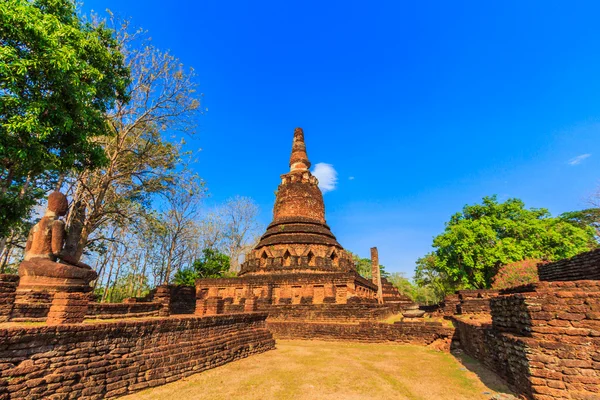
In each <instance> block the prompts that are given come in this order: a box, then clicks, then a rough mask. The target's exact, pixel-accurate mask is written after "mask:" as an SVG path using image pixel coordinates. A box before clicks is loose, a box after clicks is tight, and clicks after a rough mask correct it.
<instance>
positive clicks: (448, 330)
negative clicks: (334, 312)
mask: <svg viewBox="0 0 600 400" xmlns="http://www.w3.org/2000/svg"><path fill="white" fill-rule="evenodd" d="M267 327H268V328H269V330H270V331H271V332H273V335H274V336H275V338H277V339H306V340H342V341H351V342H369V343H381V342H395V343H412V344H420V345H431V344H433V343H434V342H436V341H438V342H443V343H438V347H437V348H439V349H444V350H449V349H450V341H451V339H452V336H453V334H454V328H452V327H445V326H443V325H442V323H441V322H423V321H421V322H397V323H394V324H386V323H377V322H361V323H358V324H334V323H316V322H289V321H288V322H279V321H271V320H269V322H268V323H267Z"/></svg>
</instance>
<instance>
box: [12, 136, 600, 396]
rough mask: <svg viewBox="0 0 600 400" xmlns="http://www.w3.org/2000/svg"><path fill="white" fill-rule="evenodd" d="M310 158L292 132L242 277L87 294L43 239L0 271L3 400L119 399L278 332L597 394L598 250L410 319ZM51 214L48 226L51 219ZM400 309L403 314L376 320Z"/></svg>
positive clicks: (268, 345) (530, 392) (535, 390)
mask: <svg viewBox="0 0 600 400" xmlns="http://www.w3.org/2000/svg"><path fill="white" fill-rule="evenodd" d="M309 167H310V162H309V161H308V158H307V156H306V147H305V144H304V134H303V132H302V130H301V129H299V128H298V129H296V131H295V132H294V142H293V147H292V156H291V159H290V172H289V173H286V174H284V175H282V182H281V185H280V186H279V189H278V192H277V199H276V202H275V206H274V211H273V214H274V216H273V222H272V223H271V224H270V225H269V227H268V228H267V231H266V232H265V234H264V235H263V236H262V238H261V240H260V242H259V243H258V245H257V246H256V247H255V248H254V249H253V250H252V251H251V252H250V254H249V255H248V257H247V259H246V261H245V262H244V263H243V264H242V267H241V272H240V277H239V278H228V279H201V280H198V281H197V282H196V286H195V287H192V286H174V285H165V286H159V287H157V288H155V289H154V290H153V291H152V292H151V293H150V294H149V295H148V296H145V297H143V298H130V299H126V300H125V301H124V302H123V303H118V304H116V303H115V304H111V303H97V302H95V301H94V300H93V299H92V297H91V296H90V295H89V287H87V286H86V285H87V283H85V282H87V281H88V280H89V276H87V275H86V276H85V279H83V278H81V277H78V275H77V274H79V272H81V271H79V270H77V269H75V267H76V265H75V264H73V265H70V266H68V268H67V269H66V270H65V268H66V267H63V266H62V265H67V264H60V265H61V267H60V268H59V269H58V272H56V271H50V272H48V271H47V267H48V266H53V265H54V264H52V263H54V262H55V261H56V260H55V259H54V258H53V257H55V256H56V257H55V258H58V256H57V255H56V254H54V253H55V252H57V251H58V250H60V249H54V248H52V249H50V250H48V249H46V247H47V242H48V240H47V237H46V238H43V239H44V241H43V243H44V246H46V247H44V246H42V247H39V246H38V247H39V248H38V249H37V250H36V251H37V252H38V253H43V252H42V250H44V249H46V250H48V251H49V253H48V257H46V258H45V259H43V260H37V261H36V259H35V257H34V258H31V259H28V260H26V264H25V267H24V268H22V269H21V270H20V275H21V276H16V275H0V400H2V399H9V398H10V399H20V398H23V399H25V398H26V399H46V398H49V399H65V398H82V399H101V398H113V397H118V396H121V395H125V394H128V393H134V392H136V391H138V390H142V389H145V388H149V387H153V386H157V385H162V384H164V383H168V382H172V381H174V380H177V379H180V378H182V377H185V376H188V375H191V374H193V373H196V372H200V371H203V370H206V369H209V368H214V367H216V366H219V365H222V364H224V363H227V362H230V361H233V360H235V359H238V358H241V357H246V356H249V355H252V354H255V353H259V352H263V351H267V350H270V349H273V348H274V345H275V339H277V338H280V339H307V340H315V339H317V340H343V341H357V342H391V343H413V344H420V345H426V346H430V347H432V348H435V349H438V350H444V351H448V350H449V349H450V346H451V345H452V346H454V347H458V346H460V347H461V348H462V349H463V350H464V351H465V352H467V353H468V354H469V355H471V356H472V357H474V358H476V359H478V360H480V361H481V362H482V363H483V364H484V365H486V366H487V367H488V368H490V369H491V370H493V371H495V372H496V373H497V374H498V375H499V376H500V377H502V378H503V379H504V380H506V382H507V383H509V385H511V386H512V387H513V388H514V390H515V392H517V393H518V394H519V395H520V396H522V397H523V398H526V399H531V400H554V399H579V400H600V250H595V251H592V252H589V253H585V254H581V255H578V256H576V257H573V258H571V259H568V260H562V261H559V262H555V263H550V264H543V265H539V266H538V271H539V276H540V279H541V282H539V283H537V284H532V285H526V286H522V287H516V288H511V289H509V290H502V291H494V290H460V291H458V292H456V293H455V294H453V295H450V296H447V297H446V299H445V300H444V302H443V303H441V304H439V305H437V306H427V307H424V306H423V307H421V311H425V312H427V314H428V315H429V316H431V317H433V319H419V318H411V317H408V316H409V314H408V313H406V310H410V309H413V311H414V308H415V305H414V304H413V303H412V301H411V300H410V298H408V297H406V296H404V295H402V294H401V293H400V292H399V291H398V290H397V289H396V288H395V287H394V286H393V285H392V284H391V283H390V282H389V281H387V280H386V279H385V278H383V277H381V276H380V271H379V268H378V254H377V250H376V249H375V248H373V249H372V252H371V254H372V264H373V270H372V278H371V279H370V280H369V279H365V278H363V277H361V276H360V275H359V274H358V273H357V271H356V269H355V267H354V265H353V262H352V257H351V255H350V253H348V252H347V251H345V250H344V249H343V247H342V246H341V245H340V244H339V243H338V242H337V240H336V238H335V236H334V235H333V234H332V233H331V231H330V229H329V227H328V226H327V224H326V221H325V208H324V204H323V197H322V194H321V192H320V190H319V188H318V186H317V184H318V182H317V180H316V178H315V177H313V176H312V174H311V173H310V171H309V170H308V169H309ZM55 197H57V195H55ZM58 197H59V196H58ZM59 214H60V213H59ZM55 217H56V216H55V215H53V214H48V213H47V215H46V216H45V218H46V219H47V220H46V221H45V222H44V223H46V224H56V225H57V226H58V227H60V223H59V222H57V221H58V220H57V218H55ZM53 229H54V228H53ZM57 232H58V231H57ZM34 247H35V246H34ZM40 249H41V250H40ZM34 250H35V248H34ZM46 250H44V251H46ZM36 254H37V253H36ZM57 254H60V253H57ZM40 266H41V267H40ZM42 267H43V268H42ZM77 268H81V267H77ZM84 272H85V271H84ZM65 277H66V278H65ZM61 279H62V280H61ZM65 279H66V280H65ZM65 283H66V284H65ZM398 312H402V313H403V314H404V315H405V318H404V319H403V320H402V321H396V322H393V323H388V322H385V321H384V320H385V319H386V318H388V317H390V316H391V315H393V314H397V313H398ZM89 320H93V321H89ZM24 322H29V323H32V322H33V323H36V324H34V325H26V324H23V323H24ZM274 338H275V339H274Z"/></svg>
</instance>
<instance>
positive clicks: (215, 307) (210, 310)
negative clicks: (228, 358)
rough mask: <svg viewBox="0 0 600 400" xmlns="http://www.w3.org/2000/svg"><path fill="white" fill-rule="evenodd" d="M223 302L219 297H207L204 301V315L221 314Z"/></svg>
mask: <svg viewBox="0 0 600 400" xmlns="http://www.w3.org/2000/svg"><path fill="white" fill-rule="evenodd" d="M223 306H224V302H223V299H222V298H221V297H209V298H208V299H206V310H205V313H204V315H218V314H223V308H224V307H223Z"/></svg>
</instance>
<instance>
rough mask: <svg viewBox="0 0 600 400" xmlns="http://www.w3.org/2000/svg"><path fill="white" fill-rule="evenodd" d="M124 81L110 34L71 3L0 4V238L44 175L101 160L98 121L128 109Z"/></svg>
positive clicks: (19, 0) (9, 0)
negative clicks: (111, 112) (120, 105)
mask: <svg viewBox="0 0 600 400" xmlns="http://www.w3.org/2000/svg"><path fill="white" fill-rule="evenodd" d="M128 81H129V74H128V70H127V67H126V66H125V65H124V63H123V55H122V54H121V52H120V49H119V45H118V43H117V41H116V40H115V37H114V32H113V31H112V30H110V29H107V28H106V26H105V25H103V24H100V25H95V26H94V25H92V24H90V23H84V22H82V21H81V19H80V18H79V16H78V15H77V12H76V8H75V3H74V2H73V1H72V0H4V1H2V2H0V237H2V238H5V237H6V236H7V235H8V234H9V232H10V230H11V228H12V227H13V226H14V225H15V224H18V223H19V221H21V220H22V219H23V218H26V217H27V216H28V212H29V210H30V209H31V207H32V206H33V205H34V204H35V202H36V200H37V199H39V198H40V197H41V196H42V195H43V193H44V189H47V188H46V187H43V186H42V187H41V188H40V187H38V186H37V185H36V183H38V182H39V181H40V178H41V177H44V174H47V176H45V177H44V178H47V177H52V176H53V175H54V176H55V177H56V176H57V175H58V174H60V173H62V172H64V171H67V170H70V169H72V168H76V169H79V170H81V169H84V168H92V167H95V166H98V165H101V164H103V163H104V162H105V161H106V158H105V156H104V152H103V151H102V146H101V145H100V144H99V143H98V138H101V137H105V136H106V135H108V134H110V132H111V130H110V127H109V125H108V124H107V123H106V119H105V117H104V114H105V113H106V112H107V111H108V110H109V109H110V108H111V107H112V106H113V104H114V102H115V100H118V101H119V102H121V103H123V104H125V103H126V102H127V95H126V91H125V88H126V86H127V84H128ZM39 189H41V190H39ZM2 247H3V246H2Z"/></svg>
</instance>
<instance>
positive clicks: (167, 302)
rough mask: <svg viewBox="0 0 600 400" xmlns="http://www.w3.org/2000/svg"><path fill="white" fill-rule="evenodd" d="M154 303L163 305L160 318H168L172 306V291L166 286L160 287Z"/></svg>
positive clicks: (157, 289)
mask: <svg viewBox="0 0 600 400" xmlns="http://www.w3.org/2000/svg"><path fill="white" fill-rule="evenodd" d="M154 301H156V302H158V303H161V304H162V307H161V309H160V310H159V311H158V315H159V316H160V317H168V316H169V314H170V308H171V307H170V306H171V291H170V290H169V287H168V286H166V285H163V286H158V287H157V288H156V292H155V293H154Z"/></svg>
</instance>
